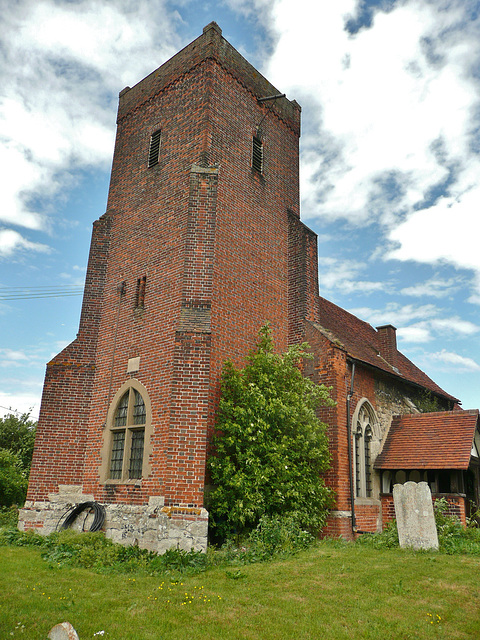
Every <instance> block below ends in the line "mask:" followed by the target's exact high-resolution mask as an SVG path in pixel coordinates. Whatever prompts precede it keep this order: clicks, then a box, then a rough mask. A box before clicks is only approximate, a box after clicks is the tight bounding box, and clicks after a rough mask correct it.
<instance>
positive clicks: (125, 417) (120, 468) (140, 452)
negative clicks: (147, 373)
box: [102, 380, 151, 482]
mask: <svg viewBox="0 0 480 640" xmlns="http://www.w3.org/2000/svg"><path fill="white" fill-rule="evenodd" d="M150 413H151V412H150V403H149V401H148V395H147V392H146V390H145V388H144V387H143V385H141V384H140V383H139V382H138V381H137V380H130V381H129V382H128V383H126V384H125V385H123V387H122V388H121V389H120V390H119V391H118V393H117V394H116V396H115V398H114V399H113V402H112V405H111V407H110V411H109V413H108V418H107V433H106V438H105V445H104V449H103V455H102V458H103V464H102V476H103V479H104V480H105V481H110V480H115V481H117V482H118V481H123V482H128V481H138V480H140V479H141V478H143V477H145V476H146V475H148V472H149V469H148V464H147V463H148V454H149V453H150V451H149V442H150V424H151V419H150Z"/></svg>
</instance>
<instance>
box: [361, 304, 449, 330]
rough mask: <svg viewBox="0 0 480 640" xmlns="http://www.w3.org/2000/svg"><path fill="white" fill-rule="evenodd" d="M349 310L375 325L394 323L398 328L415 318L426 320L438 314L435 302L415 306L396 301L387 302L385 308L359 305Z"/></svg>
mask: <svg viewBox="0 0 480 640" xmlns="http://www.w3.org/2000/svg"><path fill="white" fill-rule="evenodd" d="M349 311H350V313H353V314H355V315H357V316H359V317H360V318H362V319H363V320H366V321H367V322H369V323H370V324H372V325H373V326H380V325H382V324H393V325H395V326H396V327H397V328H400V327H402V328H403V327H404V325H407V324H408V323H410V322H412V321H414V320H422V321H425V320H426V319H430V318H434V317H435V316H437V315H438V309H437V307H436V306H435V305H433V304H424V305H420V306H415V305H412V304H406V305H400V304H398V303H396V302H391V303H388V304H386V305H385V308H384V309H371V308H369V307H359V308H356V309H349Z"/></svg>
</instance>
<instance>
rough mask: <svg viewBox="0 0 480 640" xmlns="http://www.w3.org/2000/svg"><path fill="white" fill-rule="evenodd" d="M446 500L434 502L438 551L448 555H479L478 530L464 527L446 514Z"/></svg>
mask: <svg viewBox="0 0 480 640" xmlns="http://www.w3.org/2000/svg"><path fill="white" fill-rule="evenodd" d="M448 508H449V504H448V500H447V499H446V498H440V499H438V500H435V508H434V511H435V522H436V525H437V532H438V543H439V547H440V550H441V551H443V552H444V553H448V554H450V555H451V554H456V553H468V554H473V555H480V529H478V528H476V527H475V526H470V527H466V528H465V527H464V526H463V524H462V523H461V522H460V520H459V519H458V518H457V517H455V516H452V515H449V514H448Z"/></svg>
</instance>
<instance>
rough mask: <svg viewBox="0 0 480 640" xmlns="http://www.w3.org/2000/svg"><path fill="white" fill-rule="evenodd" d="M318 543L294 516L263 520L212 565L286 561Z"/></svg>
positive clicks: (231, 543)
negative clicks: (285, 559)
mask: <svg viewBox="0 0 480 640" xmlns="http://www.w3.org/2000/svg"><path fill="white" fill-rule="evenodd" d="M315 542H316V539H315V538H314V536H312V534H311V533H310V532H309V531H306V530H305V529H303V528H302V527H301V525H300V524H299V523H298V521H297V520H296V519H295V518H294V517H292V516H285V517H283V516H277V515H275V516H263V517H262V518H261V519H260V522H259V523H258V525H257V527H256V529H254V530H253V531H251V532H250V533H249V534H248V535H247V536H243V537H237V538H231V539H230V540H228V541H227V542H226V543H225V544H224V545H223V546H222V548H221V549H220V550H218V551H216V552H215V554H214V556H213V557H211V558H210V560H209V565H210V566H212V565H217V566H219V565H220V566H221V565H229V564H233V565H235V564H242V565H243V564H252V563H254V562H265V561H267V560H271V559H274V558H284V557H287V556H291V555H294V554H295V553H297V552H298V551H301V550H303V549H307V548H308V547H310V546H311V545H313V544H315Z"/></svg>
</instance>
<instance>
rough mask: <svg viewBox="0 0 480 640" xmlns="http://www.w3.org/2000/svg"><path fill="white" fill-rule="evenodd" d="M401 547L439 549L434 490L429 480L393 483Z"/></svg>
mask: <svg viewBox="0 0 480 640" xmlns="http://www.w3.org/2000/svg"><path fill="white" fill-rule="evenodd" d="M393 502H394V505H395V517H396V519H397V527H398V540H399V542H400V547H402V548H405V547H412V548H413V549H438V536H437V527H436V525H435V516H434V514H433V503H432V494H431V492H430V487H429V486H428V484H427V483H426V482H419V483H418V484H417V483H416V482H406V483H405V484H396V485H394V487H393Z"/></svg>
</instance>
